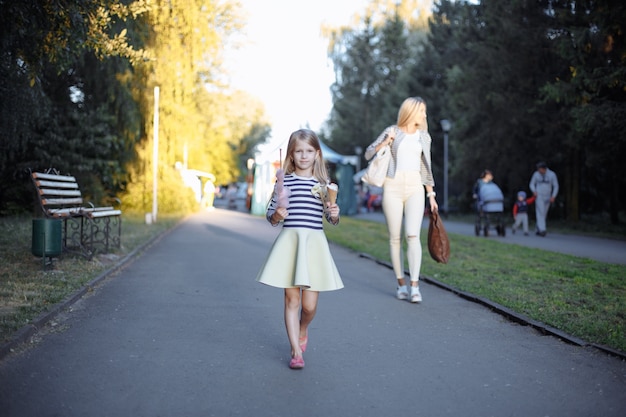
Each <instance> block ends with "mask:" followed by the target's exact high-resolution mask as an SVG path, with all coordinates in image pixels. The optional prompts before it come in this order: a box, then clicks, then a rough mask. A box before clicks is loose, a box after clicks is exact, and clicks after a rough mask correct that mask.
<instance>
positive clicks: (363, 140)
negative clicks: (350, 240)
mask: <svg viewBox="0 0 626 417" xmlns="http://www.w3.org/2000/svg"><path fill="white" fill-rule="evenodd" d="M381 3H382V2H381V1H375V0H372V1H371V2H370V6H371V7H368V9H367V10H378V9H377V7H378V6H379V5H380V4H381ZM406 3H407V2H405V1H403V2H399V3H398V6H397V10H405V9H406ZM372 16H373V15H372V14H366V17H365V18H363V20H362V21H361V22H360V23H359V25H358V26H357V27H355V28H343V29H342V30H341V31H339V30H337V31H335V32H332V33H333V37H332V43H331V49H330V53H329V56H330V58H331V59H332V60H333V62H334V64H335V69H336V72H337V81H336V83H335V85H333V104H334V107H333V111H332V113H331V119H330V121H329V123H328V126H329V129H328V131H327V132H325V133H326V134H327V135H328V138H327V140H329V141H331V142H332V143H333V144H334V145H335V148H336V149H338V150H340V151H344V152H345V151H351V150H352V149H353V147H354V146H355V145H358V146H364V144H365V145H367V144H368V143H370V142H371V141H372V140H373V139H374V137H375V135H376V133H377V132H378V131H379V129H380V126H384V125H386V124H390V123H393V121H394V120H395V112H396V111H397V107H398V106H399V103H400V102H401V100H402V99H403V98H404V97H407V96H412V95H419V96H421V97H423V98H425V99H426V101H427V103H428V113H429V122H430V126H429V130H430V132H431V136H432V137H433V139H434V144H433V148H432V149H433V167H434V174H435V180H436V183H437V187H439V184H441V183H442V176H443V174H442V172H441V171H442V167H443V155H442V154H443V152H442V147H441V145H440V143H441V142H439V140H440V139H441V138H442V137H443V132H442V131H441V128H440V124H439V122H440V120H441V119H444V118H445V119H449V120H450V121H451V122H452V130H451V131H450V134H449V139H450V144H449V166H450V171H449V174H450V175H449V177H450V178H449V179H450V181H449V194H450V203H451V204H450V206H451V207H452V208H453V209H456V210H460V211H468V210H471V209H472V205H471V188H472V184H473V182H474V181H475V179H476V178H477V177H478V175H479V174H480V172H481V171H482V170H484V169H486V168H489V169H491V170H492V171H493V172H494V174H495V181H496V183H498V185H499V186H500V187H501V188H502V189H503V191H504V194H505V197H506V198H507V200H508V201H511V202H512V201H513V200H514V196H515V194H516V193H517V191H519V190H526V191H529V190H528V181H529V179H530V176H531V174H532V172H533V171H534V167H535V164H536V163H537V162H538V161H541V160H543V161H547V162H548V164H549V165H550V167H551V168H552V169H553V170H554V171H555V172H556V173H557V174H558V175H559V179H560V183H561V191H560V194H559V197H558V199H557V203H556V205H555V209H556V210H553V211H552V213H553V215H557V216H561V217H562V216H563V214H565V216H566V218H567V219H568V220H569V221H570V222H577V221H579V220H580V219H581V218H582V217H583V215H585V214H587V213H595V212H602V211H607V212H608V213H609V214H610V216H609V218H610V221H611V222H612V223H613V224H617V223H618V222H619V213H620V211H623V210H624V208H625V207H626V200H624V196H623V193H620V192H619V190H621V189H623V188H624V187H626V184H625V181H626V180H624V178H626V172H624V169H626V168H625V166H624V164H622V163H621V160H620V157H621V155H623V154H624V152H625V151H626V149H625V145H626V135H624V134H623V132H624V127H625V126H624V124H625V123H626V122H625V120H626V117H624V116H626V114H625V112H626V104H625V100H624V99H625V97H626V84H625V81H624V80H626V65H625V63H626V53H624V48H625V47H626V46H625V45H626V39H625V33H626V31H625V30H624V22H626V6H625V5H623V4H619V5H618V4H617V2H611V1H608V0H603V1H597V2H587V1H539V2H528V1H525V0H511V1H508V2H502V1H497V0H483V1H481V2H459V1H450V0H441V1H437V2H435V4H434V9H433V14H432V17H431V19H430V22H429V23H430V25H429V28H428V30H429V32H425V30H424V27H423V26H413V25H411V24H407V22H409V19H408V17H407V16H406V15H404V14H396V15H392V14H387V15H385V19H383V20H380V19H378V20H373V18H372ZM398 16H400V19H401V20H403V21H404V22H405V30H404V31H402V36H399V33H400V31H399V30H394V25H396V24H397V20H398ZM372 21H375V22H376V24H372ZM383 28H385V29H383ZM425 34H428V36H427V37H425V36H424V35H425ZM385 45H387V46H385ZM402 45H404V47H402ZM397 51H408V54H407V55H404V56H403V55H402V54H400V55H397V54H396V53H395V52H397ZM385 58H387V59H388V60H389V62H391V59H392V58H397V61H396V62H395V66H394V67H393V68H395V69H398V72H397V73H395V72H393V71H391V72H385V71H377V70H376V69H379V68H388V67H386V66H385V63H386V62H387V61H385ZM373 86H374V87H373ZM381 86H384V88H383V87H381ZM383 92H384V94H383ZM337 144H341V146H338V145H337ZM363 162H364V161H363Z"/></svg>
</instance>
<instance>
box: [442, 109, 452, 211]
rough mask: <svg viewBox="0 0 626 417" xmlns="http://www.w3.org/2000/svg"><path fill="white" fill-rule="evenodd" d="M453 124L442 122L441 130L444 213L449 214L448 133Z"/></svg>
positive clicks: (448, 121)
mask: <svg viewBox="0 0 626 417" xmlns="http://www.w3.org/2000/svg"><path fill="white" fill-rule="evenodd" d="M451 127H452V123H450V120H448V119H443V120H441V129H442V130H443V212H444V213H445V214H446V215H447V214H448V132H450V128H451Z"/></svg>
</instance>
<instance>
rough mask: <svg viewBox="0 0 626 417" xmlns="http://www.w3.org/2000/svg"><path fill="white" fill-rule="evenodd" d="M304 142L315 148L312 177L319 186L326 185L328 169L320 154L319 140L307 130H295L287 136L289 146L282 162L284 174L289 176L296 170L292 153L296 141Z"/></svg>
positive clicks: (313, 133)
mask: <svg viewBox="0 0 626 417" xmlns="http://www.w3.org/2000/svg"><path fill="white" fill-rule="evenodd" d="M299 140H301V141H303V142H306V143H307V144H308V145H310V146H312V147H313V148H315V150H316V151H317V155H316V156H315V163H314V164H313V176H314V177H315V179H317V181H319V183H320V184H322V185H326V184H327V183H328V169H327V168H326V163H325V162H324V155H323V154H322V147H321V145H320V140H319V138H318V137H317V135H316V134H315V132H313V131H312V130H309V129H300V130H296V131H295V132H293V133H292V134H291V136H289V144H288V145H287V153H286V154H285V160H284V161H283V169H284V170H285V174H291V173H293V172H294V171H295V170H296V164H295V163H294V162H293V151H294V149H295V148H296V141H299Z"/></svg>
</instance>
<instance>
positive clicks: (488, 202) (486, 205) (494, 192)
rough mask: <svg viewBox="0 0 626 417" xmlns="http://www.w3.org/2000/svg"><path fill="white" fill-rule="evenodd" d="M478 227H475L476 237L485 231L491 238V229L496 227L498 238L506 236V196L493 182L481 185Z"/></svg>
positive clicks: (477, 217)
mask: <svg viewBox="0 0 626 417" xmlns="http://www.w3.org/2000/svg"><path fill="white" fill-rule="evenodd" d="M476 211H477V216H476V225H475V226H474V229H475V232H476V236H480V231H481V230H483V232H484V234H485V236H489V229H490V228H491V226H492V225H495V228H496V232H497V233H498V236H505V235H506V229H505V227H504V219H503V212H504V195H503V194H502V190H500V187H498V186H497V185H496V184H495V183H493V182H487V183H485V184H483V185H481V187H480V190H479V191H478V200H477V202H476Z"/></svg>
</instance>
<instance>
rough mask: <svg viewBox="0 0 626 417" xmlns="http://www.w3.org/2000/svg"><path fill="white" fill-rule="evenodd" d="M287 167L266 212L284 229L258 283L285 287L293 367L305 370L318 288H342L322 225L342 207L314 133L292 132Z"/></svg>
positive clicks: (332, 219)
mask: <svg viewBox="0 0 626 417" xmlns="http://www.w3.org/2000/svg"><path fill="white" fill-rule="evenodd" d="M283 168H284V173H283V172H279V173H278V174H277V182H276V185H275V187H274V194H273V196H272V199H271V201H270V204H269V205H268V208H267V213H266V217H267V220H268V221H269V222H270V223H271V224H272V226H278V224H279V223H281V222H282V223H283V228H282V230H281V232H280V234H279V235H278V237H277V238H276V240H275V241H274V245H273V246H272V249H271V250H270V253H269V255H268V257H267V260H266V261H265V264H264V265H263V267H262V268H261V270H260V272H259V274H258V276H257V281H259V282H261V283H263V284H267V285H271V286H273V287H278V288H284V289H285V327H286V329H287V336H288V337H289V343H290V344H291V360H290V362H289V367H290V368H292V369H301V368H304V358H303V353H304V352H305V351H306V348H307V343H308V336H309V334H308V328H309V324H311V321H312V320H313V318H314V317H315V313H316V311H317V301H318V296H319V291H332V290H338V289H341V288H343V282H342V280H341V277H340V276H339V272H338V271H337V267H336V266H335V262H334V260H333V258H332V255H331V253H330V248H329V246H328V240H327V239H326V235H325V234H324V229H323V225H322V219H323V218H324V217H325V218H326V220H327V221H328V222H329V223H330V224H333V225H337V224H338V223H339V206H338V205H337V204H336V203H331V202H330V201H326V198H325V195H326V193H325V190H326V189H327V187H328V185H329V179H328V178H329V176H328V171H327V168H326V165H325V164H324V158H323V155H322V150H321V147H320V141H319V139H318V137H317V135H316V134H315V132H313V131H311V130H308V129H300V130H297V131H295V132H293V133H292V134H291V136H290V137H289V143H288V145H287V152H286V156H285V160H284V162H283ZM283 175H284V180H283V178H282V176H283Z"/></svg>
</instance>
